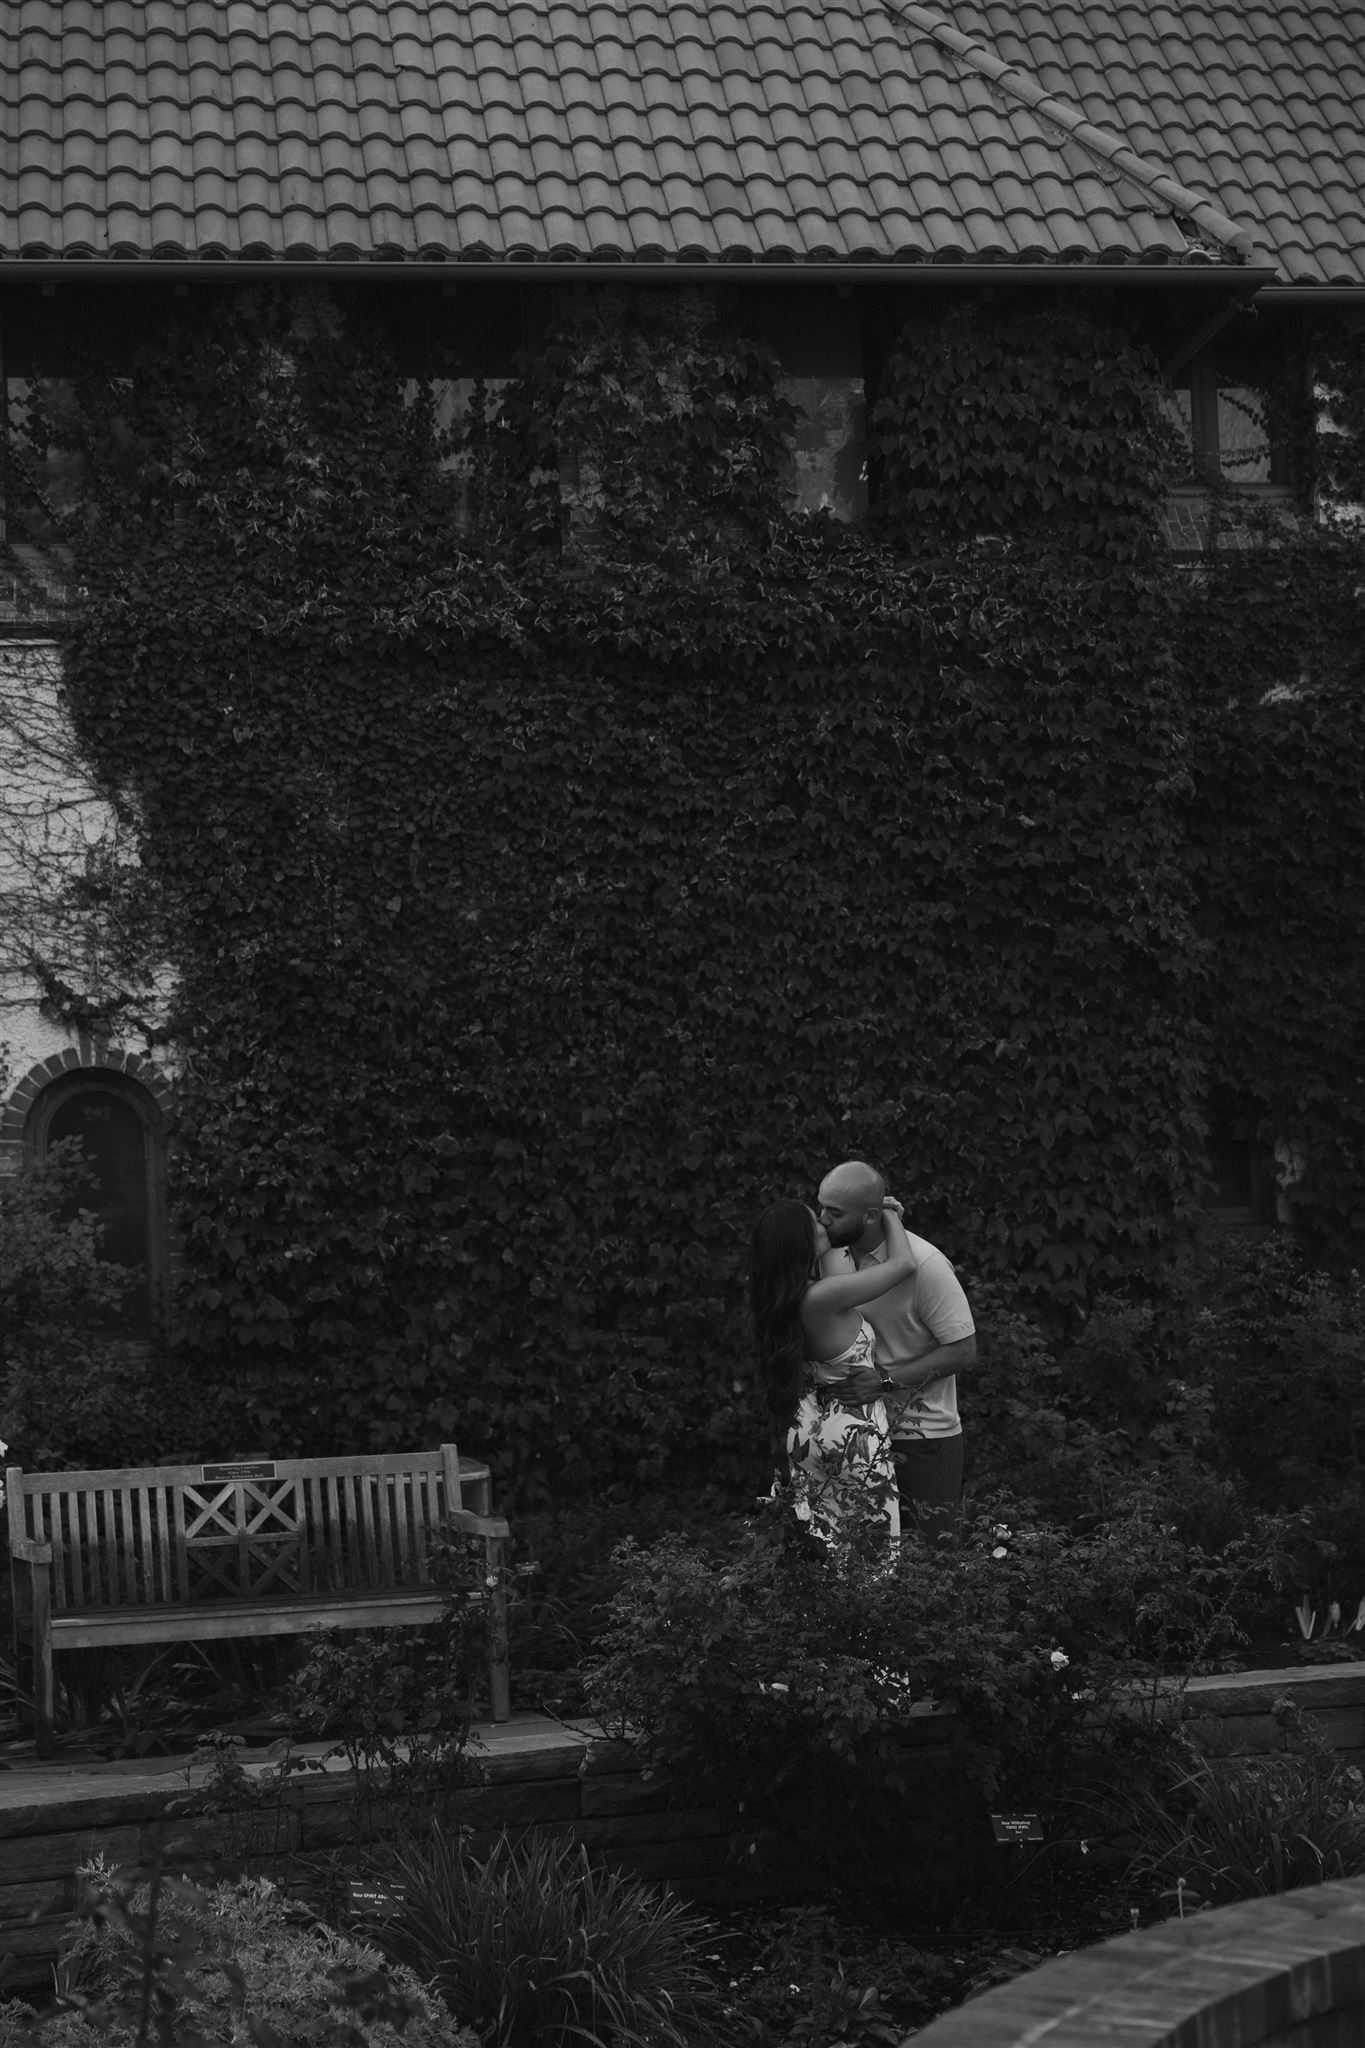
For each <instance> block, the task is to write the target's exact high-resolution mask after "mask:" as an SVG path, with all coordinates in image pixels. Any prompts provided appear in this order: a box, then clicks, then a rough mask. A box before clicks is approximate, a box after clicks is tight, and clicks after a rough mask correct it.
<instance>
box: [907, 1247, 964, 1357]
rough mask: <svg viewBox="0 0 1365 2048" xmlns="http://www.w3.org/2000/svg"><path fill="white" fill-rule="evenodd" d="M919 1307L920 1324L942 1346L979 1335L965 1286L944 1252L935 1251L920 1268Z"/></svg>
mask: <svg viewBox="0 0 1365 2048" xmlns="http://www.w3.org/2000/svg"><path fill="white" fill-rule="evenodd" d="M915 1305H916V1307H917V1308H918V1310H919V1315H920V1321H921V1322H923V1323H924V1324H926V1325H927V1327H928V1328H929V1329H931V1330H932V1331H933V1333H934V1335H935V1336H936V1337H937V1339H938V1341H939V1343H940V1344H957V1343H959V1342H960V1341H961V1340H962V1338H963V1337H974V1336H975V1335H976V1324H975V1323H974V1322H973V1321H972V1312H971V1309H970V1308H969V1307H968V1305H967V1297H966V1295H965V1294H964V1293H963V1291H962V1283H961V1281H960V1280H959V1279H958V1277H957V1274H956V1273H955V1272H954V1271H953V1269H952V1267H951V1266H950V1265H949V1263H948V1261H947V1259H945V1258H944V1256H943V1254H942V1252H935V1253H934V1256H933V1257H932V1258H931V1259H926V1260H925V1262H924V1264H923V1265H922V1266H921V1267H920V1269H919V1275H918V1288H917V1298H916V1303H915Z"/></svg>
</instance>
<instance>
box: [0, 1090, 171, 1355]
mask: <svg viewBox="0 0 1365 2048" xmlns="http://www.w3.org/2000/svg"><path fill="white" fill-rule="evenodd" d="M25 1135H26V1137H27V1140H28V1142H29V1143H30V1145H31V1146H32V1147H33V1149H34V1151H35V1152H36V1153H37V1154H38V1156H39V1157H40V1158H42V1157H44V1156H45V1155H46V1153H47V1151H48V1149H49V1147H51V1146H53V1145H55V1144H58V1143H59V1142H61V1141H62V1140H64V1139H73V1138H74V1139H76V1140H78V1141H79V1143H80V1145H81V1147H82V1149H83V1150H84V1153H85V1157H86V1161H87V1163H88V1165H89V1167H90V1170H91V1177H92V1181H93V1190H92V1192H90V1193H88V1194H87V1195H85V1196H83V1197H82V1200H81V1203H80V1206H81V1207H82V1208H87V1209H91V1210H93V1211H94V1213H95V1214H96V1216H97V1217H98V1218H99V1221H100V1223H101V1225H102V1226H103V1228H102V1232H101V1238H100V1242H99V1247H98V1249H99V1252H100V1256H101V1257H102V1258H104V1259H106V1260H108V1261H109V1263H110V1264H111V1265H115V1266H121V1267H123V1268H124V1269H125V1270H126V1272H127V1276H128V1278H127V1284H126V1286H125V1287H124V1289H123V1293H122V1297H121V1299H120V1300H119V1302H118V1304H117V1306H116V1307H115V1308H114V1309H112V1310H110V1311H109V1312H108V1314H107V1315H106V1316H105V1318H104V1319H103V1322H104V1327H105V1328H107V1329H109V1330H111V1331H113V1332H115V1333H117V1334H119V1335H122V1336H126V1337H140V1338H147V1337H150V1336H151V1335H152V1334H153V1333H154V1331H156V1330H157V1329H158V1327H159V1326H160V1324H161V1322H162V1321H163V1319H164V1313H165V1305H166V1283H167V1266H168V1260H167V1239H166V1194H165V1143H164V1137H163V1132H162V1122H161V1113H160V1110H159V1109H158V1108H157V1105H156V1103H155V1102H154V1101H153V1099H152V1097H151V1096H150V1095H149V1094H148V1092H147V1090H146V1089H145V1088H142V1087H140V1086H139V1085H138V1083H137V1082H135V1081H129V1080H126V1079H125V1078H124V1077H123V1076H121V1075H114V1074H106V1073H104V1072H103V1071H100V1072H80V1073H75V1074H72V1075H70V1076H69V1077H67V1078H66V1079H64V1080H61V1081H54V1082H53V1083H52V1084H51V1085H50V1086H49V1087H47V1088H45V1089H44V1090H43V1092H42V1093H41V1094H40V1095H39V1097H38V1099H37V1101H36V1102H35V1103H34V1105H33V1109H32V1111H31V1112H30V1115H29V1119H28V1125H27V1129H26V1133H25Z"/></svg>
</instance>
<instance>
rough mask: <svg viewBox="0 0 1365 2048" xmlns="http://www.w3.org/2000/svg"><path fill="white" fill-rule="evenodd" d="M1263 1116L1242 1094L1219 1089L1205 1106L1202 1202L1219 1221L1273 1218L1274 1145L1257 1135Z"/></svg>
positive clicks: (1262, 1221) (1266, 1220)
mask: <svg viewBox="0 0 1365 2048" xmlns="http://www.w3.org/2000/svg"><path fill="white" fill-rule="evenodd" d="M1262 1126H1263V1119H1262V1118H1261V1117H1260V1116H1259V1115H1258V1114H1257V1112H1256V1109H1255V1107H1254V1105H1253V1104H1252V1103H1251V1102H1250V1101H1248V1100H1247V1099H1246V1098H1245V1097H1234V1096H1231V1095H1227V1094H1223V1095H1220V1096H1218V1097H1217V1098H1215V1100H1214V1102H1213V1104H1212V1106H1211V1108H1210V1111H1209V1134H1208V1140H1207V1148H1206V1165H1207V1178H1206V1181H1205V1187H1204V1197H1203V1202H1204V1207H1205V1208H1206V1209H1207V1210H1209V1211H1210V1212H1211V1213H1212V1214H1213V1215H1214V1216H1216V1217H1217V1218H1218V1219H1219V1221H1220V1222H1223V1223H1232V1224H1266V1223H1274V1222H1275V1221H1276V1220H1277V1208H1278V1204H1277V1175H1276V1159H1275V1150H1274V1147H1273V1146H1272V1144H1271V1143H1270V1141H1269V1139H1267V1138H1264V1137H1262V1136H1261V1135H1260V1133H1261V1130H1262Z"/></svg>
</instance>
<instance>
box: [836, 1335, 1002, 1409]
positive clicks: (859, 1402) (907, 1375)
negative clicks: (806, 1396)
mask: <svg viewBox="0 0 1365 2048" xmlns="http://www.w3.org/2000/svg"><path fill="white" fill-rule="evenodd" d="M975 1364H976V1338H975V1337H959V1338H958V1339H957V1340H956V1342H955V1343H952V1344H939V1345H937V1346H936V1347H935V1349H934V1350H933V1351H926V1352H924V1353H923V1355H922V1356H921V1357H919V1358H915V1359H912V1360H911V1361H910V1363H909V1364H908V1365H893V1366H890V1367H889V1368H888V1369H887V1373H886V1377H887V1379H888V1380H890V1381H891V1383H892V1385H893V1386H894V1388H895V1389H896V1392H897V1393H900V1394H918V1393H919V1392H920V1391H921V1389H922V1388H924V1387H927V1386H929V1385H931V1384H932V1382H933V1381H934V1380H947V1379H951V1378H952V1377H953V1375H954V1374H955V1373H959V1372H963V1371H965V1370H966V1368H967V1367H968V1366H970V1365H975ZM820 1391H821V1393H824V1394H837V1395H838V1397H839V1399H840V1400H841V1401H848V1402H850V1403H851V1404H852V1405H853V1406H854V1407H855V1408H857V1407H860V1406H864V1405H866V1403H867V1402H869V1401H875V1400H876V1398H877V1396H878V1395H879V1394H882V1393H885V1391H886V1389H885V1388H884V1387H883V1385H882V1375H881V1373H880V1372H879V1371H877V1370H876V1369H875V1368H874V1367H872V1366H867V1367H866V1368H862V1369H860V1370H859V1371H857V1372H851V1373H849V1375H848V1376H847V1378H846V1379H842V1380H833V1381H831V1382H830V1383H829V1385H828V1386H824V1387H822V1388H821V1390H820Z"/></svg>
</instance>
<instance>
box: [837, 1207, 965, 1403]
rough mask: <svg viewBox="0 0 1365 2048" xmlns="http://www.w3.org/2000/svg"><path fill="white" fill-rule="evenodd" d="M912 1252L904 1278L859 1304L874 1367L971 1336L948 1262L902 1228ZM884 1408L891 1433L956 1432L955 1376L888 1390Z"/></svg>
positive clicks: (869, 1260) (881, 1248)
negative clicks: (871, 1333)
mask: <svg viewBox="0 0 1365 2048" xmlns="http://www.w3.org/2000/svg"><path fill="white" fill-rule="evenodd" d="M905 1234H906V1236H907V1237H908V1238H909V1240H910V1249H911V1251H912V1252H913V1253H914V1255H915V1271H914V1273H913V1274H912V1275H911V1276H910V1278H909V1279H908V1280H902V1281H901V1282H900V1283H899V1285H898V1286H895V1287H891V1288H888V1290H887V1292H886V1293H885V1294H879V1295H878V1297H877V1299H876V1300H875V1301H865V1302H864V1303H863V1309H862V1312H863V1314H864V1315H865V1316H866V1317H867V1320H868V1321H869V1323H871V1325H872V1327H873V1329H874V1330H875V1331H876V1333H877V1370H878V1371H879V1372H886V1371H888V1370H889V1369H890V1368H891V1367H892V1366H897V1365H910V1364H912V1363H913V1361H914V1360H915V1359H917V1358H923V1357H924V1355H925V1353H926V1352H929V1351H936V1350H937V1349H938V1347H939V1345H940V1344H957V1343H959V1342H960V1341H961V1339H962V1338H963V1337H973V1336H975V1335H976V1324H975V1323H974V1322H973V1321H972V1312H971V1309H970V1308H969V1307H968V1305H967V1297H966V1295H965V1294H964V1293H963V1291H962V1283H961V1281H960V1280H959V1279H958V1277H957V1274H956V1273H955V1272H954V1271H953V1269H952V1266H951V1265H950V1263H949V1261H948V1260H947V1259H946V1258H945V1257H944V1255H943V1253H942V1252H941V1251H940V1250H939V1249H938V1247H937V1245H932V1244H930V1243H929V1241H928V1239H927V1238H923V1237H916V1236H915V1235H914V1233H913V1231H909V1230H907V1232H906V1233H905ZM885 1258H886V1246H885V1245H884V1244H882V1245H878V1247H877V1249H876V1250H875V1251H871V1252H868V1253H867V1255H866V1256H865V1257H864V1258H861V1259H859V1260H858V1262H857V1263H858V1269H859V1271H862V1269H863V1268H864V1267H866V1266H871V1265H880V1264H881V1263H882V1261H883V1260H884V1259H885ZM886 1412H887V1416H888V1418H889V1420H890V1423H891V1434H892V1435H893V1436H900V1437H907V1436H908V1437H936V1436H961V1434H962V1424H961V1422H960V1420H959V1419H958V1412H957V1380H956V1379H955V1378H954V1377H953V1376H952V1375H951V1374H950V1375H949V1377H948V1378H947V1379H942V1380H935V1381H934V1382H933V1384H932V1385H931V1386H928V1387H924V1388H922V1389H920V1390H919V1391H918V1392H916V1393H913V1394H903V1395H896V1394H888V1395H887V1396H886Z"/></svg>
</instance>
